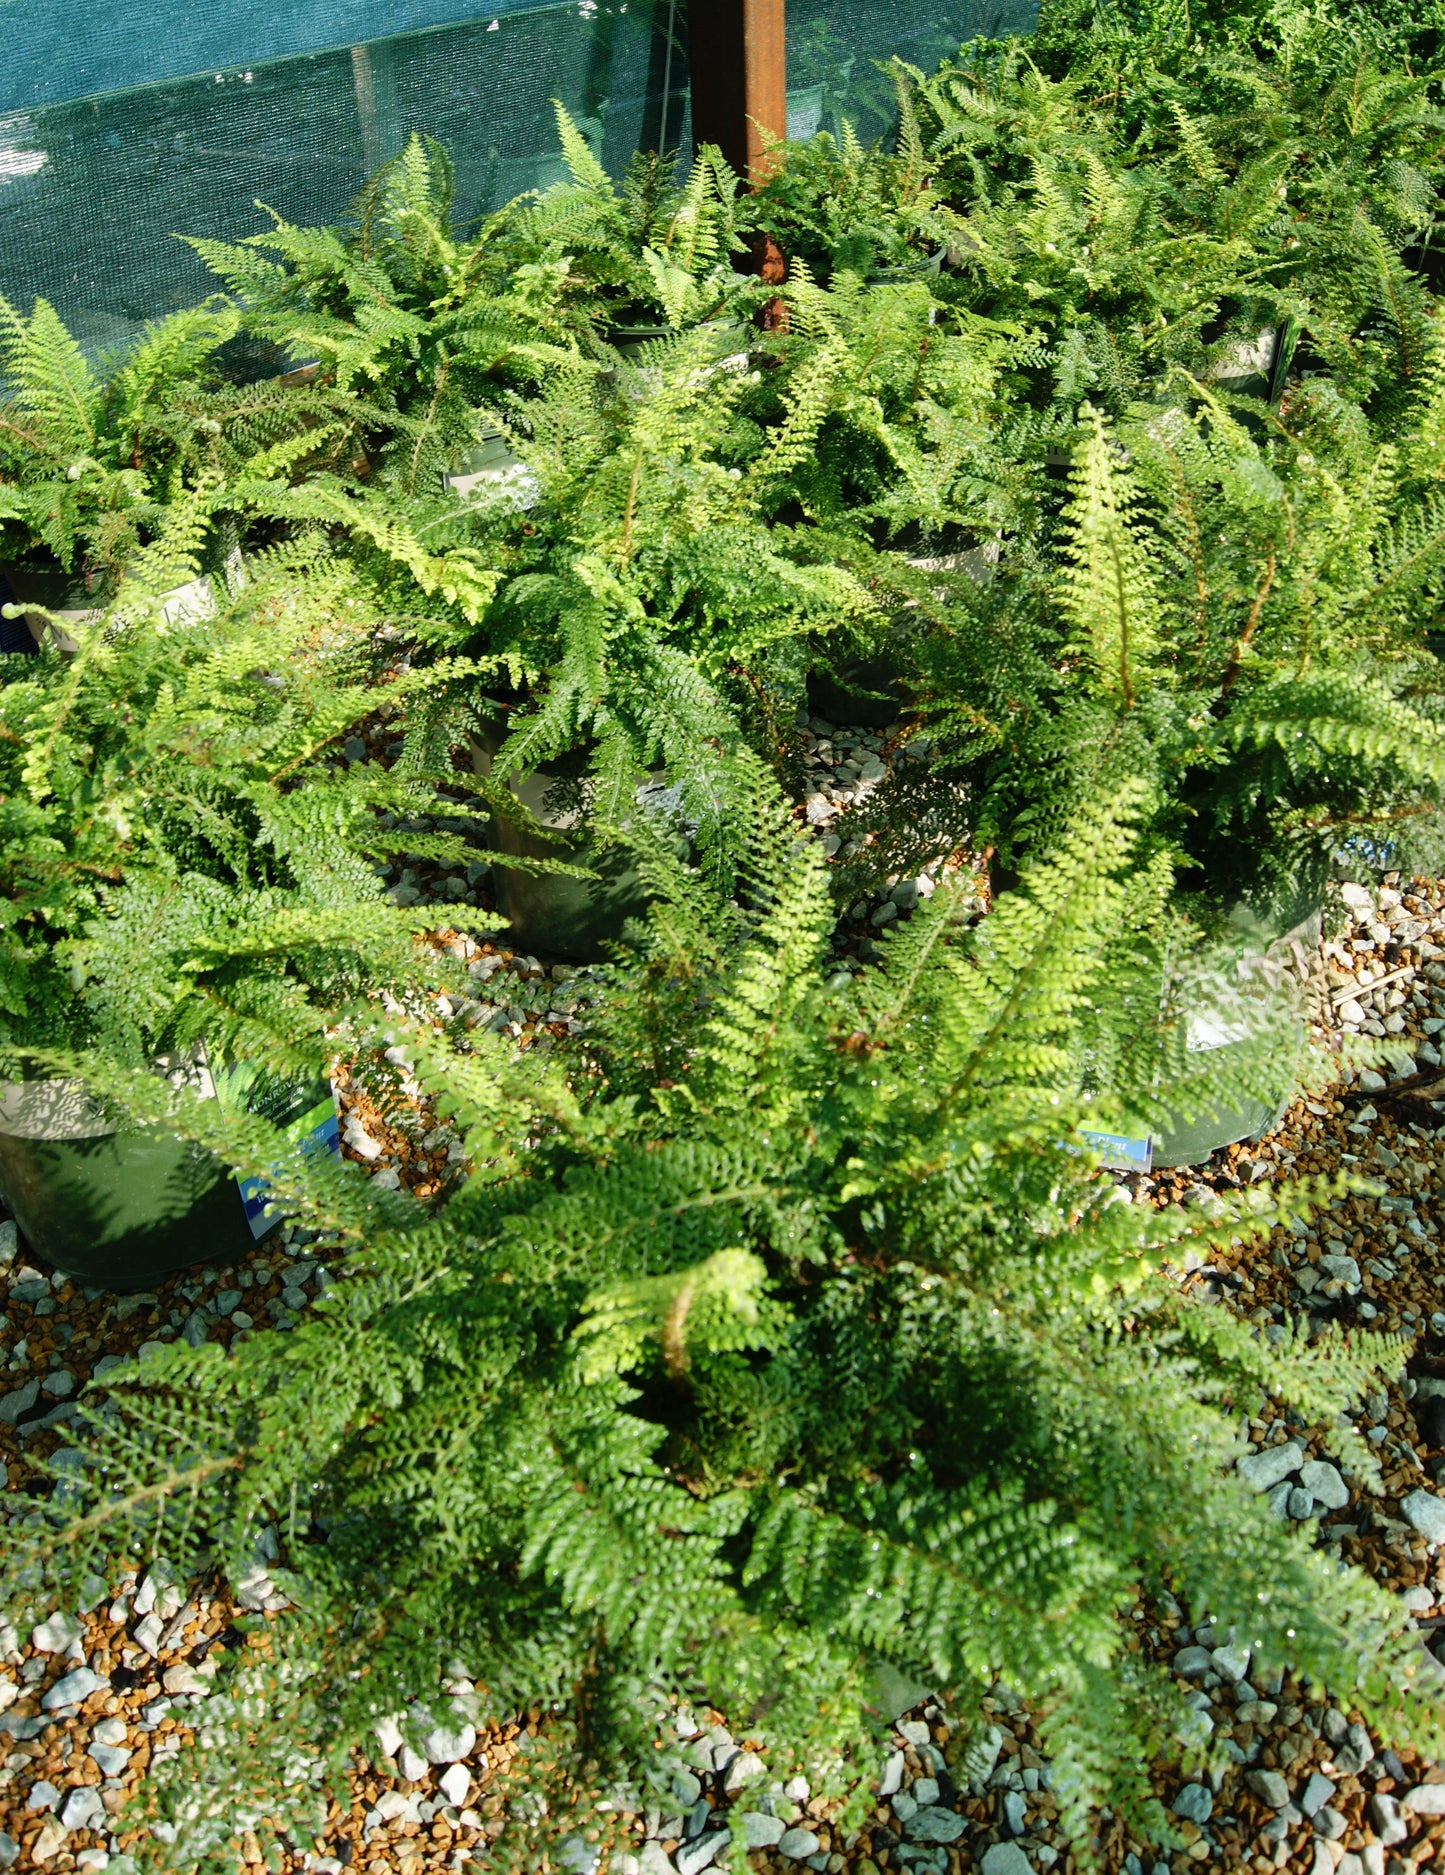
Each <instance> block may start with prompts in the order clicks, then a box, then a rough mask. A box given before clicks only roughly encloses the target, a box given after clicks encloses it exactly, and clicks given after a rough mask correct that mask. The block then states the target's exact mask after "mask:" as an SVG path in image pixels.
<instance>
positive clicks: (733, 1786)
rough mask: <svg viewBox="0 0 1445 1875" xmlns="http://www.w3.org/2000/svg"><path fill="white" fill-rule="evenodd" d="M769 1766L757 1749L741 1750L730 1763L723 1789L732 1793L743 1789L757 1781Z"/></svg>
mask: <svg viewBox="0 0 1445 1875" xmlns="http://www.w3.org/2000/svg"><path fill="white" fill-rule="evenodd" d="M767 1768H768V1767H767V1766H766V1765H765V1764H764V1763H763V1761H762V1759H761V1758H760V1757H759V1756H758V1754H757V1753H756V1752H755V1751H740V1752H738V1753H736V1755H735V1756H734V1757H733V1758H732V1759H731V1760H730V1762H729V1764H728V1767H727V1775H726V1777H725V1778H724V1779H723V1789H724V1790H726V1791H728V1792H729V1793H730V1794H731V1793H732V1792H734V1791H739V1790H742V1789H743V1788H744V1786H745V1785H748V1784H752V1783H756V1781H757V1780H758V1778H760V1777H761V1776H762V1775H763V1773H764V1772H765V1771H766V1770H767Z"/></svg>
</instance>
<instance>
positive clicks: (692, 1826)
mask: <svg viewBox="0 0 1445 1875" xmlns="http://www.w3.org/2000/svg"><path fill="white" fill-rule="evenodd" d="M711 1820H712V1805H711V1804H710V1803H709V1802H708V1800H707V1798H706V1797H699V1798H698V1800H697V1802H696V1803H695V1804H694V1805H693V1806H692V1808H691V1809H690V1810H689V1811H688V1813H687V1821H686V1823H684V1824H683V1826H682V1833H683V1835H684V1836H686V1837H687V1839H688V1840H689V1842H690V1841H691V1840H692V1839H693V1838H694V1837H695V1836H701V1835H702V1833H703V1832H704V1830H706V1828H707V1826H708V1824H709V1823H710V1822H711Z"/></svg>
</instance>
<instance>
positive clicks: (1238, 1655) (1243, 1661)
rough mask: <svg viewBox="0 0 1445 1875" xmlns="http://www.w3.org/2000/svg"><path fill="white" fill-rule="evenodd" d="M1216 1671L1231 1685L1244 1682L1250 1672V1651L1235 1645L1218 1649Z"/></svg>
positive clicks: (1215, 1653)
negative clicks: (1239, 1681)
mask: <svg viewBox="0 0 1445 1875" xmlns="http://www.w3.org/2000/svg"><path fill="white" fill-rule="evenodd" d="M1214 1671H1215V1672H1216V1673H1217V1674H1219V1675H1220V1677H1221V1678H1222V1679H1226V1680H1228V1681H1230V1682H1231V1684H1232V1683H1233V1682H1234V1681H1235V1680H1242V1679H1243V1678H1244V1676H1245V1674H1246V1673H1248V1672H1249V1649H1248V1648H1247V1647H1238V1646H1235V1645H1234V1644H1233V1643H1231V1644H1230V1645H1229V1646H1228V1647H1216V1648H1215V1650H1214Z"/></svg>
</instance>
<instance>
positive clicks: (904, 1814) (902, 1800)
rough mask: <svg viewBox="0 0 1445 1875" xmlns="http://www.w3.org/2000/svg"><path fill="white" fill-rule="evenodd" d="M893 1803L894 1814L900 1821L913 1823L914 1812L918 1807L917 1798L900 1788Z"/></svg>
mask: <svg viewBox="0 0 1445 1875" xmlns="http://www.w3.org/2000/svg"><path fill="white" fill-rule="evenodd" d="M892 1804H893V1814H894V1816H896V1817H897V1818H898V1821H899V1822H900V1823H911V1822H912V1821H913V1817H914V1813H915V1812H916V1811H917V1809H918V1801H917V1799H916V1798H914V1797H911V1796H910V1795H909V1794H908V1792H907V1791H906V1790H900V1791H897V1792H895V1794H894V1796H893V1799H892Z"/></svg>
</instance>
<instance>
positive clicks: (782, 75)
mask: <svg viewBox="0 0 1445 1875" xmlns="http://www.w3.org/2000/svg"><path fill="white" fill-rule="evenodd" d="M786 25H787V19H786V10H785V0H691V3H690V5H689V7H688V15H687V38H688V65H689V68H690V71H691V78H692V134H693V141H694V142H695V143H715V144H716V145H717V146H718V148H719V149H720V150H721V151H722V153H723V155H724V156H725V157H726V158H727V160H728V162H729V163H731V165H732V166H733V168H734V169H735V170H736V171H737V172H738V175H739V176H740V177H741V178H742V181H743V185H744V187H746V188H756V186H757V185H758V183H760V182H761V181H762V180H763V178H764V176H765V175H766V174H767V172H768V169H769V167H770V164H769V159H768V154H767V143H768V141H769V140H770V139H778V140H781V139H782V138H783V137H785V136H786V135H787V134H788V53H787V39H786ZM753 265H754V267H755V268H756V270H757V272H758V273H759V274H760V275H761V276H762V278H763V279H764V280H766V281H768V282H769V283H770V284H772V285H781V284H782V282H783V279H784V278H785V276H786V272H787V267H786V263H785V261H784V259H783V254H782V250H781V249H780V248H779V246H778V244H777V242H776V241H774V239H773V238H772V236H771V235H769V234H763V235H759V236H758V237H757V239H756V241H755V243H754V247H753ZM783 311H784V309H783V305H782V302H781V301H780V300H774V301H771V302H770V303H769V305H768V307H767V308H765V310H764V313H763V324H764V325H765V326H769V325H779V324H781V323H782V322H783Z"/></svg>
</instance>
